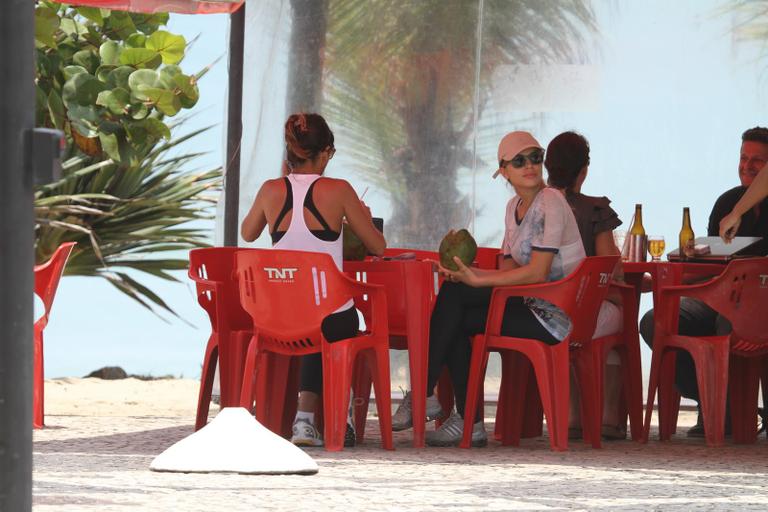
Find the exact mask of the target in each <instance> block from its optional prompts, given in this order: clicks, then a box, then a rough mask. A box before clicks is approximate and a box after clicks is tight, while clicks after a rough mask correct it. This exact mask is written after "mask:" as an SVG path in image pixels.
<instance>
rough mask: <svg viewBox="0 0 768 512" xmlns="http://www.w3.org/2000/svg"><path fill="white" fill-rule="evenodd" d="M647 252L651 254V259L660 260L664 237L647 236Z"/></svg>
mask: <svg viewBox="0 0 768 512" xmlns="http://www.w3.org/2000/svg"><path fill="white" fill-rule="evenodd" d="M648 253H649V254H650V255H651V261H661V255H662V254H664V237H663V236H649V237H648Z"/></svg>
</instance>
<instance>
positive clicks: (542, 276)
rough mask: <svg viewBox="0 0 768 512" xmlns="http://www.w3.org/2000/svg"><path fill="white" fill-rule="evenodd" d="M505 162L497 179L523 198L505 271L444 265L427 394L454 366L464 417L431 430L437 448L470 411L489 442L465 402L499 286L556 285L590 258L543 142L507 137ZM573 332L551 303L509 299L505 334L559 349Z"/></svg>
mask: <svg viewBox="0 0 768 512" xmlns="http://www.w3.org/2000/svg"><path fill="white" fill-rule="evenodd" d="M498 159H499V169H498V171H497V172H496V174H495V175H494V177H495V176H496V175H498V174H501V175H502V176H503V177H504V178H505V179H506V180H507V182H508V183H510V184H511V185H512V187H513V188H514V189H515V193H516V195H515V197H513V198H512V199H511V200H510V201H509V202H508V203H507V212H506V220H505V226H506V230H505V234H504V242H503V244H502V253H503V254H504V259H503V261H502V263H501V265H500V269H499V270H480V269H476V268H469V267H467V266H465V265H463V264H462V263H460V262H457V264H458V266H459V269H458V271H456V272H453V271H450V270H447V269H445V268H443V267H440V272H441V273H442V274H443V275H444V276H445V277H446V281H445V282H444V283H443V286H442V287H441V289H440V293H439V294H438V297H437V301H436V304H435V308H434V310H433V312H432V318H431V321H430V333H429V371H428V378H427V379H428V380H427V390H428V394H430V395H431V394H432V392H433V389H434V387H435V385H436V383H437V380H438V378H439V376H440V373H441V372H442V370H443V367H444V366H448V369H449V371H450V374H451V380H452V383H453V388H454V394H455V398H456V408H457V413H454V414H452V415H451V417H450V418H448V420H446V421H445V423H443V424H442V425H441V426H440V428H439V429H438V430H436V431H433V432H427V436H426V443H427V444H428V445H431V446H455V445H457V444H458V443H459V442H460V440H461V437H462V431H463V422H464V420H463V419H462V418H463V416H464V414H465V413H466V414H472V415H474V416H475V420H476V421H475V423H474V427H473V430H472V445H473V446H484V445H485V444H486V443H487V435H486V432H485V429H484V427H483V422H482V420H481V415H480V414H478V411H464V404H465V400H466V391H467V380H468V377H469V364H470V357H471V348H470V343H469V339H470V336H472V335H473V334H477V333H481V332H483V331H484V330H485V320H486V316H487V314H488V307H489V305H490V298H491V291H492V289H493V287H494V286H506V285H524V284H533V283H541V282H546V281H555V280H558V279H561V278H563V277H565V276H566V275H568V274H569V273H570V272H571V271H573V270H574V269H575V268H576V267H577V266H578V264H579V263H580V262H581V261H582V260H583V259H584V258H585V253H584V246H583V245H582V242H581V237H580V236H579V228H578V226H577V225H576V220H575V219H574V217H573V213H572V212H571V208H570V207H569V206H568V203H567V202H566V200H565V197H564V196H563V194H561V193H560V192H558V191H556V190H554V189H550V188H546V184H545V183H544V180H543V178H542V162H543V160H544V150H543V148H542V147H541V145H540V144H539V143H538V142H537V141H536V139H535V138H534V137H533V136H532V135H531V134H530V133H528V132H522V131H517V132H512V133H509V134H507V135H506V136H505V137H504V138H503V139H502V140H501V143H500V144H499V151H498ZM569 330H570V320H569V319H568V316H567V315H566V314H565V313H564V312H563V311H561V310H560V309H558V308H557V307H555V306H554V305H552V304H550V303H548V302H545V301H541V300H538V299H524V298H517V299H510V300H509V301H508V302H507V305H506V308H505V312H504V321H503V323H502V333H503V334H505V335H508V336H516V337H523V338H531V339H538V340H540V341H542V342H544V343H547V344H556V343H559V342H560V341H561V340H562V339H563V338H565V336H566V335H567V333H568V331H569ZM436 402H437V400H436V399H435V397H432V396H430V397H429V398H428V400H427V415H428V417H429V416H430V412H433V413H434V404H435V403H436ZM401 408H403V406H401ZM405 408H407V409H408V410H409V409H410V404H409V403H406V404H405ZM399 412H400V411H399V410H398V413H399ZM407 412H409V411H407ZM398 413H396V416H397V414H398ZM404 415H405V413H403V414H402V415H401V416H404ZM433 415H436V413H434V414H433ZM394 423H395V421H394V418H393V424H394Z"/></svg>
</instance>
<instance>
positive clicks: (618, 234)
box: [613, 229, 627, 261]
mask: <svg viewBox="0 0 768 512" xmlns="http://www.w3.org/2000/svg"><path fill="white" fill-rule="evenodd" d="M626 240H627V232H626V231H619V230H617V229H614V230H613V242H614V243H615V244H616V247H617V248H618V249H619V252H620V253H621V259H622V260H624V261H627V248H626V247H624V244H625V242H626Z"/></svg>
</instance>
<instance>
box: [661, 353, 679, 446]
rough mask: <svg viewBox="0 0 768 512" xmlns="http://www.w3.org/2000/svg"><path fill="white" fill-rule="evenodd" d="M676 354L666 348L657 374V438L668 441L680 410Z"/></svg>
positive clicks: (674, 429) (675, 428)
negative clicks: (658, 374)
mask: <svg viewBox="0 0 768 512" xmlns="http://www.w3.org/2000/svg"><path fill="white" fill-rule="evenodd" d="M676 359H677V354H676V353H675V352H674V351H673V350H667V351H665V352H664V353H663V354H662V358H661V375H660V376H659V407H658V414H659V439H660V440H661V441H669V439H670V438H671V437H672V436H673V435H674V434H675V432H676V430H677V416H678V411H679V410H680V393H679V392H678V391H677V387H676V386H675V361H676Z"/></svg>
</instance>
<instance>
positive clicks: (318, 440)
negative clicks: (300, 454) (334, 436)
mask: <svg viewBox="0 0 768 512" xmlns="http://www.w3.org/2000/svg"><path fill="white" fill-rule="evenodd" d="M291 442H292V443H293V444H295V445H296V446H323V436H321V435H320V432H318V430H317V428H316V427H315V426H314V425H313V424H312V423H310V422H308V421H307V420H298V419H297V420H296V421H294V422H293V435H292V436H291Z"/></svg>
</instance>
